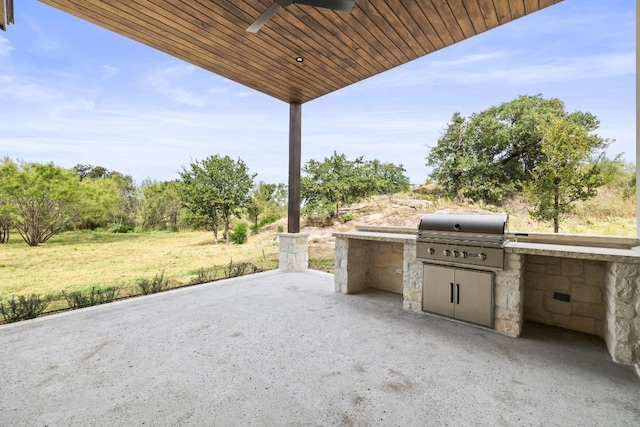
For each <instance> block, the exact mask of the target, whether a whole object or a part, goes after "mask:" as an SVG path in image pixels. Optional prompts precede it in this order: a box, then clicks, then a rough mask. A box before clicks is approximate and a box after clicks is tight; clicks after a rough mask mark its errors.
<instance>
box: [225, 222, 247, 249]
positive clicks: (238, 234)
mask: <svg viewBox="0 0 640 427" xmlns="http://www.w3.org/2000/svg"><path fill="white" fill-rule="evenodd" d="M229 238H230V239H231V241H232V242H233V243H235V244H237V245H241V244H243V243H246V242H247V225H246V224H245V223H244V222H239V223H237V224H236V226H235V227H233V231H232V232H231V233H230V234H229Z"/></svg>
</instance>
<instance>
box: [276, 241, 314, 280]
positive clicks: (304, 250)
mask: <svg viewBox="0 0 640 427" xmlns="http://www.w3.org/2000/svg"><path fill="white" fill-rule="evenodd" d="M278 239H279V241H280V242H279V243H280V245H279V246H280V247H279V254H278V268H279V269H280V270H282V271H286V272H300V271H305V270H307V268H309V235H308V234H302V233H280V234H279V235H278Z"/></svg>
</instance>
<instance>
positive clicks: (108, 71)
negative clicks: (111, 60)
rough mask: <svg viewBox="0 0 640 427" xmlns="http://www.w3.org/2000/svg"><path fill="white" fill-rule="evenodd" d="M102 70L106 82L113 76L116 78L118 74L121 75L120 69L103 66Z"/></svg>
mask: <svg viewBox="0 0 640 427" xmlns="http://www.w3.org/2000/svg"><path fill="white" fill-rule="evenodd" d="M102 70H103V74H102V78H103V79H104V80H107V79H110V78H112V77H113V76H115V75H117V74H118V73H120V69H119V68H117V67H112V66H111V65H103V66H102Z"/></svg>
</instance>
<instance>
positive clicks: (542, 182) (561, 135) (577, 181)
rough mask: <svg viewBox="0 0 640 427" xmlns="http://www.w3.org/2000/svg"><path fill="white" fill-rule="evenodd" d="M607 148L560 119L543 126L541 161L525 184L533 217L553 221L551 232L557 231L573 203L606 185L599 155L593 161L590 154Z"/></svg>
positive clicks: (576, 127) (597, 139) (592, 194)
mask: <svg viewBox="0 0 640 427" xmlns="http://www.w3.org/2000/svg"><path fill="white" fill-rule="evenodd" d="M607 146H608V144H607V142H606V141H603V140H602V139H601V138H599V137H597V136H593V135H589V133H588V132H587V131H586V130H585V129H584V128H583V127H581V126H579V125H577V124H575V123H572V122H571V121H570V120H568V119H566V118H561V117H551V118H550V120H549V122H548V124H547V125H546V126H544V130H543V137H542V143H541V147H540V151H541V153H542V155H543V156H544V161H542V162H539V163H538V165H537V166H536V167H535V168H534V169H533V170H532V171H531V180H529V181H528V182H527V183H526V184H525V187H524V188H525V194H526V195H527V197H528V199H529V201H530V203H531V204H532V205H533V209H530V210H529V214H530V215H531V217H532V218H535V219H539V220H542V221H552V222H553V232H554V233H557V232H558V231H559V229H560V220H561V219H562V217H563V216H564V215H565V214H567V213H568V212H571V210H572V209H573V207H574V202H576V201H578V200H587V199H589V198H591V197H594V196H595V195H596V194H597V192H596V188H597V187H599V186H601V185H602V184H603V183H604V182H605V178H606V175H605V173H603V170H602V169H601V168H600V161H599V160H600V159H602V158H603V157H604V153H601V154H600V155H599V156H598V157H597V158H596V159H595V160H593V153H594V152H595V151H597V150H603V149H605V148H606V147H607Z"/></svg>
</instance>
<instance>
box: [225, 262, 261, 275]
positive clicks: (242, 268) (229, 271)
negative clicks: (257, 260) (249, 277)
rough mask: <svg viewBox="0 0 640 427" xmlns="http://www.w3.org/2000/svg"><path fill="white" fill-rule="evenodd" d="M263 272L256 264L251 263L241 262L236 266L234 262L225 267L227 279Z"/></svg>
mask: <svg viewBox="0 0 640 427" xmlns="http://www.w3.org/2000/svg"><path fill="white" fill-rule="evenodd" d="M259 271H261V270H260V269H259V268H258V267H257V266H256V265H255V264H253V263H250V262H240V263H237V264H234V262H233V260H231V261H229V265H228V266H227V267H225V269H224V272H225V275H226V277H227V278H229V277H238V276H244V275H245V274H251V273H258V272H259Z"/></svg>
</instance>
